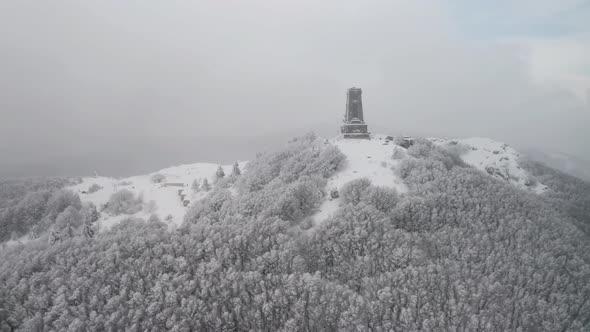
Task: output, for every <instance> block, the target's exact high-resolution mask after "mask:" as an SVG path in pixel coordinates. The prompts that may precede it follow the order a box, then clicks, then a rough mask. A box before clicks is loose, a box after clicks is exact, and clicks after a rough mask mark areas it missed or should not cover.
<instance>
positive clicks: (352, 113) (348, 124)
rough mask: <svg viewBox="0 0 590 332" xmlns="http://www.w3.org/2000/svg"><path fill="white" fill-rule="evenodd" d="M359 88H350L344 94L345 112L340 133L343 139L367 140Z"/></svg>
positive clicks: (367, 135) (367, 134)
mask: <svg viewBox="0 0 590 332" xmlns="http://www.w3.org/2000/svg"><path fill="white" fill-rule="evenodd" d="M362 93H363V90H361V89H360V88H354V87H352V88H350V89H348V93H347V94H346V112H345V113H344V124H342V126H341V127H340V132H341V133H342V135H343V136H344V138H369V132H368V129H367V125H366V124H365V119H364V116H363V101H362V99H361V94H362Z"/></svg>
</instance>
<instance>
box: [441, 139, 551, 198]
mask: <svg viewBox="0 0 590 332" xmlns="http://www.w3.org/2000/svg"><path fill="white" fill-rule="evenodd" d="M430 140H431V141H432V142H433V143H434V144H436V145H439V146H443V147H451V146H453V145H455V146H457V145H458V146H459V148H463V149H464V151H463V152H462V153H461V159H462V160H463V161H464V162H465V163H467V164H469V165H471V166H473V167H475V168H477V169H479V170H481V171H483V172H486V173H488V174H490V175H491V176H493V177H496V178H498V179H501V180H504V181H507V182H510V183H511V184H513V185H515V186H516V187H518V188H520V189H524V190H528V191H531V192H534V193H537V194H541V193H543V192H545V191H546V190H547V189H548V188H547V186H545V185H543V184H542V183H539V182H537V181H536V180H534V178H533V177H532V176H531V175H530V174H528V173H527V172H526V171H525V170H524V169H522V168H521V167H520V166H519V165H518V158H520V153H518V151H516V150H515V149H514V148H512V147H510V146H509V145H507V144H504V143H502V142H497V141H494V140H492V139H489V138H482V137H472V138H465V139H441V138H430Z"/></svg>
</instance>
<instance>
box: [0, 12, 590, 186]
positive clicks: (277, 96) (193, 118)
mask: <svg viewBox="0 0 590 332" xmlns="http://www.w3.org/2000/svg"><path fill="white" fill-rule="evenodd" d="M476 3H477V4H476ZM482 3H483V1H477V2H475V1H469V0H438V1H436V0H432V1H426V0H425V1H410V0H407V1H392V0H388V1H358V0H355V1H349V0H337V1H336V0H330V1H316V0H313V1H312V0H297V1H290V0H289V1H283V0H277V1H270V0H264V1H263V0H249V1H243V0H241V1H237V0H236V1H229V0H227V1H223V0H215V1H214V0H211V1H188V0H182V1H181V0H166V1H155V0H141V1H140V0H124V1H122V0H100V1H98V0H96V1H79V0H56V1H41V0H36V1H31V0H0V176H15V175H18V176H22V175H47V174H88V173H91V172H93V171H95V170H96V171H99V172H100V173H103V174H110V175H126V174H133V173H140V172H147V171H152V170H156V169H158V168H163V167H165V166H168V165H174V164H178V163H190V162H197V161H210V162H231V161H233V160H235V159H249V158H252V157H253V156H254V154H255V152H256V151H260V150H266V149H270V148H273V147H275V146H277V145H278V144H279V143H282V142H284V141H286V140H287V139H288V138H289V137H291V136H294V135H299V134H303V133H305V132H308V131H316V132H317V133H318V134H321V135H334V134H336V132H337V128H338V126H339V121H340V119H341V118H342V115H343V112H344V104H345V93H346V89H347V88H349V87H351V86H357V87H361V88H362V89H363V103H364V109H365V119H366V121H367V123H368V124H369V129H370V130H371V131H373V132H383V133H391V134H402V133H403V134H411V135H425V136H452V137H466V136H487V137H491V138H494V139H497V140H500V141H504V142H507V143H509V144H511V145H514V146H517V147H526V148H536V149H539V150H544V151H561V152H565V153H570V154H573V155H576V156H578V157H581V158H584V159H587V160H588V159H590V144H589V143H588V142H590V23H589V22H590V4H589V1H578V0H560V1H555V0H536V1H533V0H531V1H528V0H523V1H509V0H500V1H498V0H496V1H488V4H487V5H482Z"/></svg>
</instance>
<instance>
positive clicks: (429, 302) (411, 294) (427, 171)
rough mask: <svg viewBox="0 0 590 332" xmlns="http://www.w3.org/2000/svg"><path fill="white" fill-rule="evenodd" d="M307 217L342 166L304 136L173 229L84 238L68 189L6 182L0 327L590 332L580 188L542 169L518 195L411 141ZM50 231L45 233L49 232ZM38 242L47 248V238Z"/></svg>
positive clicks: (223, 187) (84, 212)
mask: <svg viewBox="0 0 590 332" xmlns="http://www.w3.org/2000/svg"><path fill="white" fill-rule="evenodd" d="M407 154H408V157H407V158H405V159H404V160H402V161H401V166H400V167H398V168H397V169H395V170H392V172H393V171H395V172H397V174H398V175H399V176H400V177H401V178H402V179H403V180H404V182H405V183H406V184H407V185H408V186H409V188H410V192H409V193H405V194H400V193H397V192H396V191H395V190H393V189H390V188H386V187H384V186H380V184H377V183H371V181H370V180H369V179H365V178H361V179H357V180H353V181H351V182H349V183H348V184H346V185H345V186H344V187H343V188H342V189H341V190H340V195H341V197H342V199H343V201H344V202H345V204H344V205H343V206H342V207H341V208H340V209H339V210H338V211H337V212H336V214H335V215H334V216H333V217H331V218H329V219H328V220H326V221H324V222H323V223H321V224H317V225H312V224H311V222H310V218H309V217H310V216H311V215H312V214H313V213H314V212H315V211H316V210H317V208H318V207H319V205H320V204H321V202H322V200H323V199H325V197H326V195H327V194H328V193H326V192H324V188H325V185H326V181H327V179H328V178H329V177H330V176H331V175H333V174H334V173H335V172H337V171H338V170H339V169H340V168H341V167H342V165H343V164H344V163H345V162H346V158H345V156H344V155H343V154H342V153H341V152H340V151H339V150H338V149H337V148H335V147H333V146H330V145H326V144H324V142H323V140H321V139H319V138H317V137H315V135H312V134H308V135H305V136H302V137H298V138H295V139H293V140H292V141H290V142H289V144H288V145H287V146H286V147H284V148H283V149H281V150H279V151H276V152H269V153H261V154H259V155H258V156H257V157H256V159H254V160H252V161H251V162H250V163H249V164H248V165H247V167H246V169H245V170H244V171H243V172H242V174H240V175H239V176H237V177H233V178H232V179H231V181H232V183H231V184H232V185H233V188H236V189H237V194H232V192H231V191H230V190H229V189H228V186H229V185H230V183H229V181H230V180H229V179H227V180H224V181H220V182H219V183H216V184H215V185H214V186H213V188H212V190H211V191H210V193H209V194H208V195H207V196H206V198H204V199H203V200H201V201H198V202H195V203H193V204H192V206H191V207H190V209H189V211H188V212H187V214H186V216H185V220H184V223H183V225H182V226H181V227H179V228H178V229H172V230H171V229H169V228H168V227H167V225H166V224H165V223H163V222H161V221H160V220H158V218H156V217H154V218H149V220H141V219H137V218H128V219H126V220H124V221H123V222H121V223H120V224H118V225H116V226H114V227H112V228H111V229H109V230H107V231H101V232H95V231H94V229H93V227H94V226H93V222H94V221H95V220H96V218H97V217H96V213H97V212H96V211H97V208H96V207H94V206H89V205H86V204H82V203H81V202H80V199H79V197H77V195H75V194H73V193H71V192H69V191H67V190H65V189H64V187H65V186H66V184H67V183H68V180H65V179H60V180H55V179H53V180H51V181H49V180H44V181H34V182H30V183H29V182H27V183H26V184H21V183H14V182H3V183H2V184H1V185H0V190H1V191H0V241H3V242H5V241H7V240H9V239H11V238H12V239H15V238H18V237H21V236H25V235H28V236H29V237H30V238H32V239H36V240H31V241H28V242H25V243H23V244H17V245H11V246H7V245H4V246H3V248H2V249H0V330H1V331H164V330H167V331H588V330H590V283H589V282H588V281H589V280H590V247H589V244H590V241H589V236H590V210H589V209H590V184H588V183H585V182H583V181H581V180H578V179H576V178H573V177H569V176H567V175H564V174H562V173H559V172H557V171H555V170H552V169H549V168H547V167H545V166H543V165H541V164H538V163H534V162H528V163H526V168H527V170H529V171H530V172H532V173H533V174H534V175H535V176H536V177H538V178H540V179H542V182H543V183H545V184H547V185H548V186H549V187H550V191H549V192H548V193H546V194H543V195H536V194H533V193H528V192H525V191H522V190H519V189H518V188H515V187H513V186H511V185H509V184H507V183H505V182H502V181H500V180H497V179H494V178H492V177H491V176H488V175H487V174H485V173H483V172H480V171H478V170H476V169H474V168H472V167H469V166H468V165H466V164H464V163H463V162H462V161H461V159H460V158H459V157H458V155H457V153H456V152H455V151H450V150H446V149H444V148H442V147H437V146H435V145H433V144H432V143H431V142H429V141H427V140H425V139H417V140H416V142H415V144H414V145H413V146H411V147H409V148H408V150H407ZM52 234H53V236H50V235H52ZM46 237H47V238H46Z"/></svg>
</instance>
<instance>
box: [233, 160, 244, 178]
mask: <svg viewBox="0 0 590 332" xmlns="http://www.w3.org/2000/svg"><path fill="white" fill-rule="evenodd" d="M231 175H232V176H234V177H235V176H240V175H242V171H241V170H240V165H239V164H238V162H237V161H236V162H235V163H234V166H233V168H232V171H231Z"/></svg>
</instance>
